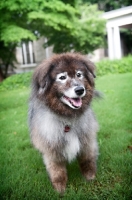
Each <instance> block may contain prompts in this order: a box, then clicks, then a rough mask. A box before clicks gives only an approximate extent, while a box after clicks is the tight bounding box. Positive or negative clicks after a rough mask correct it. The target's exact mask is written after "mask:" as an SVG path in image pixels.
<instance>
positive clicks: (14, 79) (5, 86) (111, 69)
mask: <svg viewBox="0 0 132 200" xmlns="http://www.w3.org/2000/svg"><path fill="white" fill-rule="evenodd" d="M96 67H97V75H98V76H103V75H107V74H119V73H127V72H132V56H128V57H124V58H122V59H120V60H106V59H105V60H102V61H100V62H98V63H96ZM31 76H32V72H27V73H22V74H15V75H12V76H10V77H8V78H7V79H5V80H4V81H3V82H2V83H0V91H3V90H13V89H17V88H25V87H28V86H29V85H30V82H31Z"/></svg>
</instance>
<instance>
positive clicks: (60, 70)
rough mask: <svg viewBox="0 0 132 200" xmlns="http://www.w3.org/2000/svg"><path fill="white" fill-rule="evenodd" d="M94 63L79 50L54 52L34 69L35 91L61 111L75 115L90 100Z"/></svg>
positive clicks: (60, 112) (84, 107)
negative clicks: (79, 52)
mask: <svg viewBox="0 0 132 200" xmlns="http://www.w3.org/2000/svg"><path fill="white" fill-rule="evenodd" d="M94 70H95V67H94V64H93V63H92V62H91V61H89V60H88V59H86V57H85V56H83V55H81V54H77V53H66V54H60V55H55V56H53V57H52V58H51V59H49V60H46V61H44V62H43V63H42V64H41V65H40V66H38V67H37V69H36V70H35V72H34V76H33V86H34V87H33V88H34V95H37V98H39V99H40V100H41V101H44V102H45V103H46V105H47V106H48V107H49V108H50V109H52V110H53V111H55V112H56V113H58V114H62V115H66V116H73V115H78V114H79V113H82V112H83V111H84V110H85V109H86V107H87V106H88V105H89V104H90V102H91V100H92V97H93V90H94V78H95V75H94Z"/></svg>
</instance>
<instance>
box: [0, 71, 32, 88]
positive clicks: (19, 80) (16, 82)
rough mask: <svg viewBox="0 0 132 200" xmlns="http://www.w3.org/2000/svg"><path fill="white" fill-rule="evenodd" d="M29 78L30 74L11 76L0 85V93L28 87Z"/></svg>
mask: <svg viewBox="0 0 132 200" xmlns="http://www.w3.org/2000/svg"><path fill="white" fill-rule="evenodd" d="M31 76H32V73H31V72H27V73H22V74H15V75H12V76H10V77H8V78H6V79H5V80H4V81H3V82H1V83H0V91H5V90H13V89H17V88H19V89H23V88H26V87H29V86H30V83H31Z"/></svg>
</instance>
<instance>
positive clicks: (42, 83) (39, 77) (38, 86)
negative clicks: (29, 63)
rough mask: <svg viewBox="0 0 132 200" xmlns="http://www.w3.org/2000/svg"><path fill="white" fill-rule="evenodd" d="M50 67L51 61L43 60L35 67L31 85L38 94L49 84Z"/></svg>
mask: <svg viewBox="0 0 132 200" xmlns="http://www.w3.org/2000/svg"><path fill="white" fill-rule="evenodd" d="M50 68H52V66H51V63H50V62H48V61H44V62H42V63H41V64H40V65H39V66H38V67H37V68H36V70H35V72H34V75H33V85H34V89H35V90H36V92H37V93H38V95H39V96H41V95H42V94H44V92H45V91H46V90H47V88H48V86H49V84H50V78H49V71H50Z"/></svg>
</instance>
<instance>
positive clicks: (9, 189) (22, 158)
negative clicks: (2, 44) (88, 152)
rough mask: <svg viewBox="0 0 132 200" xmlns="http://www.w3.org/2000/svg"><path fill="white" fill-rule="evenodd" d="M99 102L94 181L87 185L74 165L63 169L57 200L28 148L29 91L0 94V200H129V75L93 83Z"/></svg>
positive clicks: (131, 76)
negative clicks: (64, 187)
mask: <svg viewBox="0 0 132 200" xmlns="http://www.w3.org/2000/svg"><path fill="white" fill-rule="evenodd" d="M96 86H97V89H99V90H100V91H102V92H103V93H104V98H103V99H102V100H97V101H94V102H93V109H94V111H95V113H96V116H97V119H98V121H99V124H100V131H99V133H98V142H99V149H100V155H99V158H98V171H97V177H96V179H95V180H94V181H92V182H89V183H87V182H86V181H85V180H84V178H83V177H82V175H81V173H80V171H79V167H78V164H77V162H76V161H74V162H73V163H71V164H68V165H67V169H68V177H69V180H68V183H67V190H66V192H65V194H64V196H63V197H60V196H59V195H58V194H57V193H56V192H55V191H54V190H53V189H52V186H51V183H50V181H49V179H48V175H47V173H46V170H45V166H44V165H43V162H42V158H41V155H40V154H39V153H38V152H37V151H36V150H35V149H34V148H33V147H32V145H31V144H30V139H29V133H28V126H27V108H28V97H29V89H28V88H23V89H14V90H8V91H1V92H0V156H1V158H0V181H1V183H0V199H1V200H2V199H6V200H8V199H10V200H23V199H26V200H41V199H43V200H56V199H60V198H61V199H64V200H74V199H75V200H106V199H108V200H129V199H131V197H132V73H127V74H118V75H106V76H103V77H99V78H97V80H96Z"/></svg>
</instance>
